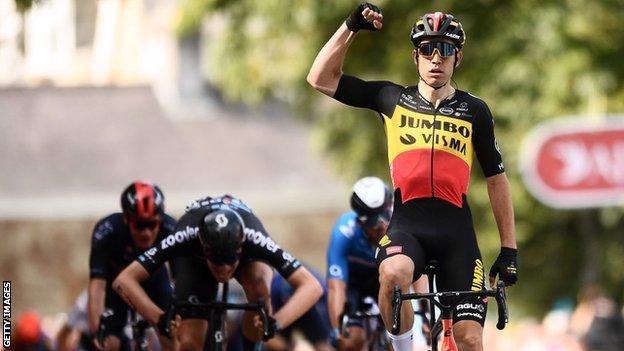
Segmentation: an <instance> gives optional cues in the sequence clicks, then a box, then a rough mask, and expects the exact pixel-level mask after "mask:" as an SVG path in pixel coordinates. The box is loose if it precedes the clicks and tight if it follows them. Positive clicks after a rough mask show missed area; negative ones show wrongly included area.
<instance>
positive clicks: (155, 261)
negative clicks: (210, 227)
mask: <svg viewBox="0 0 624 351" xmlns="http://www.w3.org/2000/svg"><path fill="white" fill-rule="evenodd" d="M198 223H199V221H198V220H197V216H196V215H195V213H193V212H189V213H187V214H185V215H184V216H182V218H180V221H179V222H178V225H177V226H176V229H175V232H174V233H171V234H169V235H167V236H166V237H165V238H164V239H162V240H161V241H160V242H158V243H156V244H155V245H154V246H152V247H151V248H149V249H148V250H147V251H145V252H143V253H142V254H141V255H139V257H138V258H137V259H136V261H137V262H139V264H141V266H143V268H145V270H147V271H148V272H149V273H150V274H152V273H154V272H155V271H156V270H158V268H160V267H161V266H162V265H163V264H165V262H167V261H170V260H172V259H174V258H175V257H180V256H194V255H198V254H201V244H200V243H199V227H198Z"/></svg>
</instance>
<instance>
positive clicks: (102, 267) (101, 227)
mask: <svg viewBox="0 0 624 351" xmlns="http://www.w3.org/2000/svg"><path fill="white" fill-rule="evenodd" d="M113 231H114V227H113V223H112V221H111V220H110V218H104V219H102V220H100V221H99V222H98V223H96V225H95V227H94V228H93V235H92V237H91V253H90V255H89V278H90V279H94V278H102V279H107V278H109V274H110V269H109V266H108V260H107V252H108V251H107V250H109V247H110V241H111V236H112V234H113Z"/></svg>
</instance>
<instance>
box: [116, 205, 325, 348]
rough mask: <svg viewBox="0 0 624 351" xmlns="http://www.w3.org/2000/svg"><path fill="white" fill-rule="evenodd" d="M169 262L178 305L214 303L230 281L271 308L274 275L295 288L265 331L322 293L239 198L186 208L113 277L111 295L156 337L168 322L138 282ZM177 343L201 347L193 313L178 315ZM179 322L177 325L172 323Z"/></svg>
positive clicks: (248, 344)
mask: <svg viewBox="0 0 624 351" xmlns="http://www.w3.org/2000/svg"><path fill="white" fill-rule="evenodd" d="M174 257H176V258H177V260H176V264H177V265H176V267H177V268H176V270H177V273H176V287H175V297H176V300H177V301H180V302H191V303H207V302H212V301H214V300H215V297H216V294H217V288H218V283H224V282H227V281H229V279H230V278H236V279H237V280H238V282H239V283H240V284H241V286H242V287H243V290H244V291H245V295H246V297H247V300H248V301H250V302H256V301H258V300H259V299H260V298H262V299H264V301H266V302H267V303H268V304H269V306H270V301H271V299H270V286H271V278H272V276H273V271H272V270H273V269H276V270H277V271H278V272H279V274H281V275H282V276H283V277H284V278H285V279H286V280H287V281H288V283H289V284H290V285H291V286H292V287H293V288H294V290H295V291H294V293H293V295H292V297H291V298H290V300H288V302H286V304H284V306H283V307H282V308H281V309H280V310H279V311H276V312H275V313H274V314H272V316H273V318H272V321H271V322H272V325H271V326H270V328H271V329H272V330H274V331H278V330H279V329H280V328H286V327H288V326H289V325H290V324H291V323H293V322H294V321H295V320H297V318H299V317H300V316H301V315H302V314H304V313H305V312H306V311H307V310H308V309H310V308H311V307H312V306H313V305H314V304H315V303H316V301H318V299H319V298H320V296H321V295H322V293H323V289H322V288H321V285H320V284H319V283H318V281H317V280H316V279H315V278H314V276H313V275H312V274H311V273H310V272H309V271H308V270H307V269H306V268H305V267H303V266H302V265H301V264H300V263H299V261H298V260H297V259H296V258H295V257H293V256H292V255H291V254H289V253H288V252H286V251H283V250H282V248H281V247H280V246H279V245H278V244H277V243H276V242H275V241H273V239H271V237H269V236H268V234H267V232H266V230H265V229H264V226H263V225H262V223H261V222H260V220H259V219H258V218H257V217H256V216H255V215H254V214H253V212H252V211H251V209H250V208H249V207H248V206H247V205H246V204H244V203H243V202H242V201H241V200H239V199H236V198H234V197H232V196H229V195H224V196H221V197H216V198H211V197H205V198H203V199H200V200H197V201H194V202H192V203H191V204H190V205H189V206H188V207H187V211H186V213H185V214H184V215H183V216H182V217H181V218H180V220H179V222H178V226H177V228H176V231H175V233H174V234H171V235H170V236H168V237H167V238H165V239H164V240H162V241H161V242H159V243H158V244H156V245H155V246H153V247H152V248H150V249H149V250H147V251H146V252H144V253H143V254H142V255H141V256H140V257H139V258H138V259H137V260H136V261H135V262H133V263H131V264H130V265H129V266H128V267H127V268H126V269H125V270H124V271H123V272H121V274H120V275H119V276H118V277H117V279H116V280H115V282H114V283H113V286H114V288H115V290H116V291H117V292H118V293H119V294H120V295H121V296H122V297H123V298H124V299H125V300H126V301H127V302H128V304H130V305H132V306H134V307H135V308H136V310H137V311H138V312H139V313H140V314H141V315H143V316H144V317H145V319H146V320H147V321H148V322H150V323H151V324H152V325H155V326H156V327H157V328H158V329H159V331H161V332H162V333H169V328H170V326H171V324H170V323H169V321H168V320H167V317H166V314H165V310H164V309H163V308H162V307H160V306H158V305H156V304H154V302H153V301H152V300H151V299H150V298H149V297H148V296H147V295H146V294H145V292H144V291H143V289H142V288H141V286H140V285H139V283H140V282H142V281H144V280H146V279H149V277H150V276H151V275H152V274H154V272H156V271H157V270H158V269H159V267H161V266H162V264H163V263H164V262H165V261H167V260H169V259H171V258H174ZM181 319H182V320H181V322H180V323H179V326H178V327H177V333H176V334H177V338H178V341H179V343H180V349H181V350H184V351H186V350H189V351H190V350H193V351H199V350H202V349H203V346H204V341H205V335H206V331H207V328H208V323H207V321H205V320H203V319H200V318H199V316H197V315H194V314H193V312H189V313H188V314H184V315H181ZM175 324H178V323H175ZM261 332H262V324H261V322H259V318H258V317H257V316H255V313H251V312H249V311H248V312H246V313H245V315H244V317H243V344H244V346H243V347H244V349H245V350H254V349H256V348H257V347H258V342H259V341H260V339H261V337H262V333H261Z"/></svg>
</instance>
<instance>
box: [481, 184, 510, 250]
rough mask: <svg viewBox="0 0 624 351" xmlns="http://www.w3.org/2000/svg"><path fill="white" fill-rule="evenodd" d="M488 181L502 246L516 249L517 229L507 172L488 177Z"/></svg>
mask: <svg viewBox="0 0 624 351" xmlns="http://www.w3.org/2000/svg"><path fill="white" fill-rule="evenodd" d="M486 182H487V190H488V195H489V197H490V203H491V204H492V212H493V213H494V219H495V220H496V225H497V226H498V233H499V235H500V241H501V246H502V247H509V248H512V249H516V248H517V244H516V230H515V223H514V211H513V205H512V201H511V188H510V186H509V180H508V179H507V176H506V175H505V173H500V174H497V175H494V176H491V177H488V178H487V179H486Z"/></svg>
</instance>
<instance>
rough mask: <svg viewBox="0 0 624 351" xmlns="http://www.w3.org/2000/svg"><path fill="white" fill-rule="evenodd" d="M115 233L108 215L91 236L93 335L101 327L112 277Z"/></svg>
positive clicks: (89, 314)
mask: <svg viewBox="0 0 624 351" xmlns="http://www.w3.org/2000/svg"><path fill="white" fill-rule="evenodd" d="M113 235H114V225H113V223H112V222H111V221H110V217H106V218H104V219H102V220H100V221H98V223H97V224H96V225H95V227H94V229H93V233H92V236H91V252H90V253H89V286H88V289H87V294H88V298H87V322H88V325H89V331H90V332H91V335H95V334H96V333H97V331H98V328H99V327H100V316H101V315H102V313H103V312H104V303H105V300H106V282H107V279H109V278H108V277H110V268H109V262H108V259H107V258H108V253H109V252H110V245H111V240H112V237H113Z"/></svg>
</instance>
